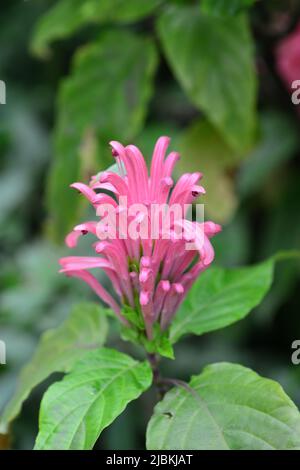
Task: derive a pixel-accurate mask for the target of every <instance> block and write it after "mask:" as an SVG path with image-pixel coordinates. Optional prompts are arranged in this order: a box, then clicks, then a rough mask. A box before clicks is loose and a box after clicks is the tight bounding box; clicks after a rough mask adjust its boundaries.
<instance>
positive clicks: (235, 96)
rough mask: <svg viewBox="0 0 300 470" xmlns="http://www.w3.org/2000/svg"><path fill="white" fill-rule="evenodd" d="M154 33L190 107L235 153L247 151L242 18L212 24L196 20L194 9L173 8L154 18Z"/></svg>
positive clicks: (251, 87)
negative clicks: (188, 99)
mask: <svg viewBox="0 0 300 470" xmlns="http://www.w3.org/2000/svg"><path fill="white" fill-rule="evenodd" d="M187 26H188V27H187ZM158 33H159V36H160V39H161V41H162V44H163V47H164V49H165V52H166V56H167V59H168V61H169V62H170V65H171V67H172V69H173V71H174V73H175V75H176V77H177V78H178V80H179V82H180V83H181V85H182V87H183V88H184V89H185V91H186V93H187V94H188V96H189V98H190V99H191V100H192V102H193V103H194V104H195V105H196V106H197V107H199V109H200V110H203V111H204V112H205V113H206V114H207V116H208V118H209V120H210V121H211V122H212V123H214V125H215V126H216V127H217V128H218V129H219V130H220V132H221V133H222V135H223V136H224V138H225V139H226V141H227V142H228V143H229V144H230V145H232V146H233V147H234V148H235V149H238V150H241V149H246V148H247V147H249V146H250V144H251V143H252V140H253V137H254V131H255V125H256V123H255V121H256V118H255V102H256V78H255V68H254V51H253V43H252V38H251V34H250V31H249V27H248V22H247V18H246V17H245V16H242V15H239V16H236V17H233V18H227V19H222V18H215V17H212V16H210V15H205V14H201V12H200V8H199V6H198V5H197V6H191V7H180V6H173V7H170V8H169V9H168V10H167V11H166V12H165V13H164V14H163V15H162V16H161V17H160V18H159V21H158Z"/></svg>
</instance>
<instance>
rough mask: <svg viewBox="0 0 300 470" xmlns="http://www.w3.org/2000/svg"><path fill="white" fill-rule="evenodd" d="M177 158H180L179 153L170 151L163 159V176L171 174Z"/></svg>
mask: <svg viewBox="0 0 300 470" xmlns="http://www.w3.org/2000/svg"><path fill="white" fill-rule="evenodd" d="M179 159H180V155H179V153H178V152H171V153H170V154H169V155H168V156H167V158H166V160H165V166H164V176H172V173H173V171H174V168H175V165H176V163H177V162H178V160H179Z"/></svg>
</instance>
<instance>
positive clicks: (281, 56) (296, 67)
mask: <svg viewBox="0 0 300 470" xmlns="http://www.w3.org/2000/svg"><path fill="white" fill-rule="evenodd" d="M275 55H276V63H277V69H278V72H279V74H280V76H281V77H282V79H283V80H284V82H285V83H286V85H287V86H288V87H289V88H291V86H292V83H293V81H295V80H300V23H299V24H298V26H297V27H296V28H295V30H294V31H293V32H292V33H290V34H289V35H288V36H286V37H285V38H283V39H282V40H281V41H280V42H279V44H278V46H277V48H276V51H275Z"/></svg>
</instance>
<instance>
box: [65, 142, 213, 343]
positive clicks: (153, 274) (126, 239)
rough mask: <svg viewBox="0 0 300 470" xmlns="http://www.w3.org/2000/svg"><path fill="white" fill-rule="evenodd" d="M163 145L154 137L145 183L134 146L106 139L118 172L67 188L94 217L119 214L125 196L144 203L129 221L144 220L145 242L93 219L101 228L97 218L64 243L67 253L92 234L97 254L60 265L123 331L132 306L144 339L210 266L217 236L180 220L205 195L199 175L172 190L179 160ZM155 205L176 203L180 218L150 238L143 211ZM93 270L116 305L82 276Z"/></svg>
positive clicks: (91, 279)
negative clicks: (107, 284)
mask: <svg viewBox="0 0 300 470" xmlns="http://www.w3.org/2000/svg"><path fill="white" fill-rule="evenodd" d="M169 140H170V139H169V138H168V137H160V138H159V139H158V141H157V143H156V145H155V148H154V153H153V158H152V164H151V170H150V177H149V176H148V170H147V166H146V163H145V160H144V157H143V155H142V154H141V152H140V150H139V149H138V148H137V147H135V146H134V145H128V146H127V147H123V145H121V144H120V143H119V142H115V141H113V142H111V143H110V144H111V146H112V154H113V156H114V157H115V159H116V161H117V164H118V168H119V174H117V173H115V172H113V171H105V172H102V173H100V174H99V175H98V176H96V177H93V178H92V180H91V182H90V185H89V186H87V185H85V184H83V183H74V184H72V185H71V187H73V188H75V189H77V190H78V191H79V192H80V193H82V194H83V195H84V196H85V197H86V198H87V199H88V200H89V201H90V203H91V204H92V205H93V206H94V207H95V209H97V214H99V208H101V207H102V206H104V207H106V205H107V204H109V205H110V207H112V208H113V209H114V211H115V213H116V214H118V215H120V214H122V212H124V206H123V205H122V203H121V200H122V198H127V201H128V206H132V205H134V204H143V207H146V212H143V211H141V212H139V213H138V214H136V215H135V216H130V217H129V219H130V221H131V222H132V221H133V222H136V223H137V224H141V225H142V223H143V222H145V221H147V222H148V223H149V227H148V229H147V230H148V231H147V236H146V237H142V236H138V237H137V238H132V236H130V233H129V230H128V227H126V228H125V229H124V227H123V226H121V225H122V224H121V222H119V221H118V222H116V225H117V227H116V228H117V234H115V235H113V233H112V232H113V230H112V228H114V227H113V226H109V224H102V222H101V220H102V219H101V218H100V223H99V220H98V222H96V221H90V222H86V223H83V224H80V225H78V226H76V227H75V228H74V230H73V231H72V232H71V233H70V234H69V235H68V236H67V237H66V244H67V245H68V246H69V247H71V248H72V247H75V246H76V244H77V240H78V238H79V237H80V235H85V234H87V233H92V234H93V235H94V236H96V237H97V241H96V243H95V244H94V245H93V246H94V249H95V252H96V256H92V257H76V256H75V257H74V256H71V257H66V258H62V259H60V264H61V267H62V269H61V272H63V273H65V274H66V275H68V276H74V277H78V278H81V279H82V280H83V281H85V282H86V283H87V284H89V285H90V287H91V288H92V289H93V290H94V291H95V293H96V294H97V295H98V296H99V297H100V298H101V299H102V300H103V301H104V302H105V303H106V304H107V305H109V306H110V307H111V308H112V309H113V310H114V311H115V313H116V314H117V316H118V317H119V318H120V320H121V321H122V322H123V323H124V324H127V325H128V321H127V320H126V319H125V317H124V314H123V313H124V312H122V307H124V306H127V307H132V308H133V309H135V311H137V312H139V314H140V317H141V319H143V321H144V326H145V330H146V334H147V336H148V338H149V339H151V338H152V334H153V325H154V323H156V322H159V323H160V326H161V329H162V330H164V329H166V328H167V327H168V325H169V323H170V321H171V319H172V317H173V316H174V314H175V312H176V310H177V309H178V306H179V305H180V303H181V302H182V300H183V299H184V297H185V296H186V294H187V292H188V291H189V289H190V288H191V286H192V285H193V283H194V281H195V280H196V279H197V277H198V276H199V274H200V273H201V272H203V271H204V270H205V269H207V268H208V266H209V265H210V264H211V263H212V261H213V259H214V250H213V247H212V245H211V243H210V240H209V239H210V238H211V237H212V236H213V235H215V234H216V233H218V232H219V231H220V230H221V227H220V226H219V225H217V224H215V223H213V222H202V223H200V222H191V221H189V220H187V219H186V218H185V216H184V214H185V211H186V204H191V203H192V202H193V201H194V200H195V199H196V198H197V197H198V195H199V194H202V193H204V192H205V191H204V189H203V188H202V186H199V185H198V182H199V180H200V179H201V176H202V175H201V174H200V173H191V174H189V173H186V174H183V175H182V176H181V177H180V178H179V180H178V182H177V183H176V184H175V186H174V188H173V190H172V191H171V189H172V187H173V180H172V178H171V175H172V172H173V169H174V166H175V164H176V162H177V160H178V159H179V154H178V153H177V152H171V153H170V154H169V155H168V156H167V157H166V158H165V155H166V151H167V147H168V145H169ZM96 190H100V191H103V190H106V193H103V192H98V193H97V192H96ZM107 192H110V193H111V195H108V194H107ZM154 204H168V207H173V205H174V204H175V205H176V204H177V205H178V206H179V207H181V208H182V213H183V216H182V217H181V218H178V217H177V218H176V217H173V219H172V220H171V222H170V224H171V225H170V226H168V228H167V229H166V226H165V224H164V221H163V220H161V219H160V222H159V227H158V236H157V237H156V238H153V237H152V236H151V235H150V234H152V231H151V229H152V228H153V221H152V219H151V216H150V208H151V207H152V206H153V205H154ZM178 227H181V228H184V236H183V237H181V238H178V237H177V236H176V233H177V228H178ZM124 231H125V236H124ZM166 231H167V233H166ZM121 232H122V236H121ZM104 234H105V235H106V237H107V238H105V237H104ZM166 235H167V236H166ZM104 238H105V239H104ZM187 242H189V243H191V244H192V245H191V247H189V248H187ZM97 268H100V269H101V270H102V271H104V272H105V274H106V275H107V276H108V278H109V279H110V281H111V283H112V285H113V288H114V291H115V292H116V294H117V296H118V299H119V300H118V301H116V300H115V299H114V298H113V297H112V296H111V295H110V294H109V293H108V292H107V290H106V289H105V288H104V287H103V286H102V285H101V284H100V282H99V281H98V280H97V279H96V277H94V276H93V275H92V274H91V273H90V272H89V271H90V270H91V269H97Z"/></svg>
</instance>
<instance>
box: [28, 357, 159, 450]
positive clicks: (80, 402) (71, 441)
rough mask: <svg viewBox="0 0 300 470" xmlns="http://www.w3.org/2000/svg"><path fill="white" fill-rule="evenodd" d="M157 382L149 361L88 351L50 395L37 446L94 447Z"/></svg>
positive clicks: (43, 408) (44, 405) (44, 402)
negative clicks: (131, 404) (130, 406)
mask: <svg viewBox="0 0 300 470" xmlns="http://www.w3.org/2000/svg"><path fill="white" fill-rule="evenodd" d="M151 382H152V371H151V368H150V365H149V363H148V362H142V363H141V362H138V361H135V360H134V359H132V358H131V357H129V356H127V355H125V354H122V353H120V352H118V351H114V350H112V349H104V348H103V349H100V350H97V351H91V352H89V353H87V354H86V355H85V356H84V357H83V358H82V360H81V361H79V362H77V363H76V364H75V365H74V367H73V369H72V371H71V373H70V374H68V375H66V376H65V378H64V379H63V380H62V381H61V382H56V383H55V384H53V385H52V386H51V387H50V388H49V389H48V390H47V392H46V393H45V395H44V397H43V400H42V404H41V409H40V418H39V434H38V437H37V440H36V444H35V449H36V450H47V449H48V450H50V449H51V450H56V449H58V450H67V449H82V450H88V449H91V448H92V447H93V446H94V444H95V442H96V440H97V439H98V437H99V435H100V433H101V432H102V430H103V429H104V428H106V427H107V426H108V425H109V424H111V423H112V422H113V421H114V419H115V418H116V417H117V416H118V415H119V414H121V413H122V411H123V410H124V409H125V407H126V406H127V404H128V403H129V402H130V401H132V400H134V399H136V398H137V397H138V396H139V395H140V394H141V393H142V392H144V391H145V390H146V389H147V388H148V387H150V385H151Z"/></svg>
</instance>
